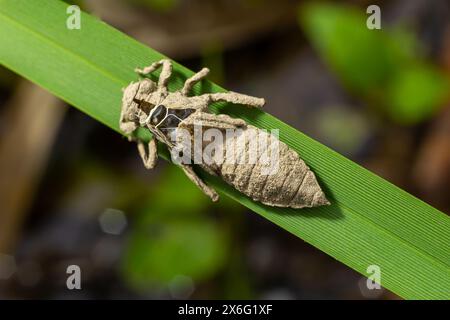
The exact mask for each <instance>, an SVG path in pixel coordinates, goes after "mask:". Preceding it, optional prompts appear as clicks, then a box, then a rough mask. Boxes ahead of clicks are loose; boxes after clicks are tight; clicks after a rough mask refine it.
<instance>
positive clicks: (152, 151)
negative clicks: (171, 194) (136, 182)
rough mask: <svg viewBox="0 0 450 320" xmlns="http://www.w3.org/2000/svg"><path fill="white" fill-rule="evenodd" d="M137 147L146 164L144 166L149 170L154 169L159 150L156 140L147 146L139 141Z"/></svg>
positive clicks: (153, 139)
mask: <svg viewBox="0 0 450 320" xmlns="http://www.w3.org/2000/svg"><path fill="white" fill-rule="evenodd" d="M137 147H138V151H139V155H140V156H141V158H142V161H143V162H144V166H145V167H146V168H147V169H153V168H154V167H155V166H156V161H157V160H158V149H157V145H156V140H155V138H152V139H151V140H150V141H149V143H148V145H147V146H146V145H145V144H144V143H143V142H142V141H140V140H138V141H137ZM146 147H147V149H146Z"/></svg>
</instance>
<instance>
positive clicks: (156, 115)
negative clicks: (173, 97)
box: [151, 104, 167, 125]
mask: <svg viewBox="0 0 450 320" xmlns="http://www.w3.org/2000/svg"><path fill="white" fill-rule="evenodd" d="M166 115H167V108H166V107H165V106H163V105H162V104H160V105H159V106H157V107H156V109H155V111H153V113H152V118H151V123H152V124H153V125H157V124H158V123H160V122H161V121H162V120H164V118H165V117H166Z"/></svg>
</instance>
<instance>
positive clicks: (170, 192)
mask: <svg viewBox="0 0 450 320" xmlns="http://www.w3.org/2000/svg"><path fill="white" fill-rule="evenodd" d="M210 205H211V201H209V198H208V197H206V196H205V195H204V194H203V193H202V192H201V191H200V190H199V189H198V188H197V187H196V186H195V185H194V184H193V183H192V182H191V181H190V180H189V179H188V178H187V177H186V175H185V174H184V173H183V172H182V170H181V169H180V168H178V167H175V166H172V167H167V168H165V169H164V171H163V172H162V173H161V175H160V176H159V178H158V179H157V180H155V182H154V184H153V185H152V192H151V196H150V198H149V199H148V202H146V203H145V204H144V206H143V207H144V208H148V209H149V210H150V209H151V210H152V214H153V215H154V214H158V215H159V214H161V215H167V214H169V215H172V216H173V215H177V216H186V215H190V214H198V213H202V212H204V211H205V209H206V208H207V207H208V206H210ZM180 208H183V210H182V211H181V210H180Z"/></svg>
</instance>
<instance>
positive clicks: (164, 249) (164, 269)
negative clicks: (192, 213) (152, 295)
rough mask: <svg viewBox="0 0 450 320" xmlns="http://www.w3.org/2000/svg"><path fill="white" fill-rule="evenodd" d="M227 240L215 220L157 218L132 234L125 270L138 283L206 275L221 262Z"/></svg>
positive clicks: (205, 277)
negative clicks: (180, 276) (182, 276)
mask: <svg viewBox="0 0 450 320" xmlns="http://www.w3.org/2000/svg"><path fill="white" fill-rule="evenodd" d="M226 252H227V241H226V238H225V236H224V233H223V232H222V231H221V230H220V228H218V226H217V224H215V223H213V222H211V221H208V219H207V218H201V219H194V218H192V217H191V218H189V219H179V218H178V219H171V218H168V219H158V220H155V221H154V222H153V223H148V224H146V225H145V226H139V228H138V229H137V230H135V231H134V232H133V234H132V236H131V239H130V242H129V245H128V250H127V253H126V256H125V259H124V271H125V274H126V276H127V278H128V279H129V280H130V281H131V283H132V284H133V285H135V286H138V287H145V286H148V285H150V284H156V285H158V284H159V285H164V284H168V283H169V282H170V281H171V280H172V279H173V278H174V277H175V276H177V275H184V276H188V277H190V278H192V279H193V280H194V281H200V280H204V279H207V278H208V277H211V276H212V275H214V274H215V273H216V272H217V271H218V269H219V268H220V267H221V266H222V265H223V262H224V261H225V256H226Z"/></svg>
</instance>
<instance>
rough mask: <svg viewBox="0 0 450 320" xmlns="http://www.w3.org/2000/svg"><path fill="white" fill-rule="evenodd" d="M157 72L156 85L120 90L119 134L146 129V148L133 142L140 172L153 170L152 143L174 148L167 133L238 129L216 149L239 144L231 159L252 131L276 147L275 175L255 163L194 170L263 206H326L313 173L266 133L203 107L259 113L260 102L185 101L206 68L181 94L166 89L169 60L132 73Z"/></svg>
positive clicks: (233, 98) (230, 98)
mask: <svg viewBox="0 0 450 320" xmlns="http://www.w3.org/2000/svg"><path fill="white" fill-rule="evenodd" d="M161 67H162V70H161V73H160V76H159V80H158V83H155V82H153V81H151V80H150V79H147V78H144V79H142V80H141V81H139V82H135V83H131V84H130V85H129V86H128V87H126V88H125V89H124V94H123V99H122V111H121V116H120V128H121V130H122V131H123V132H124V133H125V134H127V135H128V136H129V137H130V140H135V139H134V138H132V133H133V132H134V131H135V130H136V129H137V128H138V127H144V128H147V129H148V130H150V132H151V133H152V134H153V138H152V139H151V140H150V142H149V143H148V144H147V145H144V143H143V142H142V141H140V140H136V142H137V146H138V151H139V154H140V156H141V157H142V160H143V162H144V165H145V167H146V168H148V169H151V168H153V167H154V166H155V165H156V161H157V144H156V140H155V139H157V140H159V141H160V142H162V143H164V144H166V145H167V147H168V148H169V150H173V149H174V148H179V147H180V146H179V145H177V144H178V142H177V141H176V142H173V141H172V139H170V134H171V133H172V132H173V130H179V129H180V128H183V129H186V130H187V132H191V133H192V132H193V131H194V129H195V126H199V125H200V126H201V127H202V128H215V129H219V130H225V129H227V130H228V129H236V130H237V129H240V130H239V132H240V134H239V135H237V136H235V137H233V140H225V141H224V142H223V145H222V149H223V150H225V151H226V149H227V148H230V147H234V145H233V144H236V145H237V144H238V142H242V143H241V144H240V145H241V146H243V147H240V148H239V147H237V148H235V150H234V154H237V155H236V158H239V157H240V156H243V155H242V154H244V153H245V152H246V151H248V142H246V141H251V140H252V139H254V132H257V133H258V135H260V136H263V137H264V136H265V138H267V141H270V143H269V147H270V146H272V145H275V144H276V146H277V148H278V155H279V156H278V166H277V168H278V170H277V171H276V172H275V173H272V174H267V173H266V174H263V173H262V171H263V169H264V166H263V165H261V164H259V163H248V164H245V163H244V164H242V163H240V162H237V161H234V162H227V161H223V162H218V163H214V162H213V163H209V164H207V163H205V162H203V163H200V164H199V166H200V167H202V168H203V169H205V170H206V171H207V172H209V173H210V174H213V175H216V176H219V177H220V178H222V179H223V180H224V181H225V182H227V183H228V184H229V185H231V186H233V187H234V188H236V189H237V190H239V191H240V192H242V193H244V194H245V195H247V196H248V197H250V198H252V199H253V200H255V201H259V202H261V203H263V204H266V205H269V206H276V207H290V208H303V207H316V206H321V205H327V204H329V201H328V200H327V199H326V197H325V194H324V193H323V192H322V190H321V188H320V186H319V184H318V182H317V180H316V177H315V175H314V173H313V172H312V171H311V170H310V169H309V167H308V166H307V165H306V164H305V163H304V161H303V160H302V159H300V157H299V156H298V154H297V153H296V152H295V151H293V150H292V149H290V148H289V147H288V146H287V145H286V144H285V143H283V142H281V141H279V140H278V139H277V138H276V137H274V136H273V135H270V134H269V133H266V132H264V131H262V130H260V129H258V128H256V127H253V126H251V125H248V124H247V123H246V122H245V121H244V120H242V119H236V118H232V117H229V116H227V115H224V114H221V115H216V114H212V113H210V112H209V110H208V106H209V105H210V104H211V103H214V102H217V101H225V102H230V103H233V104H241V105H246V106H249V107H257V108H260V107H262V106H263V105H264V103H265V101H264V99H261V98H256V97H251V96H247V95H243V94H239V93H235V92H228V93H212V94H203V95H200V96H189V95H188V94H189V92H190V90H191V89H192V87H193V85H194V84H195V83H197V82H198V81H201V80H202V79H203V78H205V77H206V76H207V74H208V72H209V70H208V69H206V68H204V69H202V70H201V71H200V72H198V73H196V74H195V75H193V76H192V77H191V78H189V79H187V80H186V82H185V83H184V86H183V88H182V89H181V90H178V91H176V92H169V90H168V88H167V84H168V81H169V79H170V76H171V73H172V63H171V62H170V61H169V60H161V61H158V62H155V63H153V64H152V65H150V66H148V67H146V68H144V69H142V70H141V69H136V72H137V73H138V74H140V75H147V74H150V73H152V72H154V71H155V70H157V69H158V68H161ZM202 147H203V146H202ZM241 153H242V154H241ZM180 167H181V168H182V169H183V171H184V172H185V174H186V175H187V176H188V178H189V179H190V180H191V181H192V182H193V183H195V184H196V185H197V186H198V187H199V188H200V189H201V190H202V191H203V192H204V193H205V194H206V195H207V196H209V197H210V198H211V199H212V200H213V201H217V200H218V198H219V196H218V194H217V192H216V191H215V190H214V189H213V188H211V187H210V186H208V185H207V184H206V183H205V182H203V180H202V179H201V178H200V177H199V176H197V174H196V173H195V172H194V170H193V168H192V165H191V164H185V163H181V164H180Z"/></svg>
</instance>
